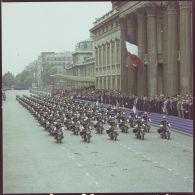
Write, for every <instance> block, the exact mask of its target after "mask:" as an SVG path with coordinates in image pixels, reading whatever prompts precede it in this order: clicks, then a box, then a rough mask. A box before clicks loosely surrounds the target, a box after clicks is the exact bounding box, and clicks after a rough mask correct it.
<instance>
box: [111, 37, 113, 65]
mask: <svg viewBox="0 0 195 195" xmlns="http://www.w3.org/2000/svg"><path fill="white" fill-rule="evenodd" d="M112 49H113V41H112V40H111V41H110V67H111V66H112V64H113V60H112V59H113V52H112Z"/></svg>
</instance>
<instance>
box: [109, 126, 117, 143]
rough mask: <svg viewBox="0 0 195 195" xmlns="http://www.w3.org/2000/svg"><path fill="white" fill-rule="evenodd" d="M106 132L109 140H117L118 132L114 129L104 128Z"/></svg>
mask: <svg viewBox="0 0 195 195" xmlns="http://www.w3.org/2000/svg"><path fill="white" fill-rule="evenodd" d="M106 133H107V134H108V136H109V137H110V139H111V140H115V141H116V140H117V137H118V133H117V132H116V131H114V130H113V129H111V128H110V129H108V130H106Z"/></svg>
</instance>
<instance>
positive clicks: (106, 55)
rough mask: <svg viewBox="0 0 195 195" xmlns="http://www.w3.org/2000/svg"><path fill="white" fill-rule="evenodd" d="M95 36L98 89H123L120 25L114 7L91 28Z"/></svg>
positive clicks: (96, 83)
mask: <svg viewBox="0 0 195 195" xmlns="http://www.w3.org/2000/svg"><path fill="white" fill-rule="evenodd" d="M90 32H91V33H92V34H93V37H94V49H95V52H94V53H95V77H96V82H95V87H96V89H109V90H120V89H121V81H120V80H121V61H120V36H121V35H120V27H119V20H118V11H117V10H116V9H113V10H111V11H109V12H108V13H106V14H105V15H104V16H102V17H100V18H98V19H96V21H95V22H94V27H93V28H91V29H90Z"/></svg>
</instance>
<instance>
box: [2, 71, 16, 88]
mask: <svg viewBox="0 0 195 195" xmlns="http://www.w3.org/2000/svg"><path fill="white" fill-rule="evenodd" d="M13 84H14V75H13V74H12V73H11V72H9V71H8V72H7V73H5V74H4V75H3V86H4V87H9V88H11V87H12V86H13Z"/></svg>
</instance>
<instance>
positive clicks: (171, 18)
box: [166, 1, 179, 96]
mask: <svg viewBox="0 0 195 195" xmlns="http://www.w3.org/2000/svg"><path fill="white" fill-rule="evenodd" d="M176 5H177V4H176V2H174V1H172V2H169V3H168V7H167V17H168V18H167V70H166V80H167V86H166V89H167V95H169V96H172V95H175V94H178V92H179V91H178V87H179V80H178V74H179V73H178V61H177V59H178V30H177V7H176Z"/></svg>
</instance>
